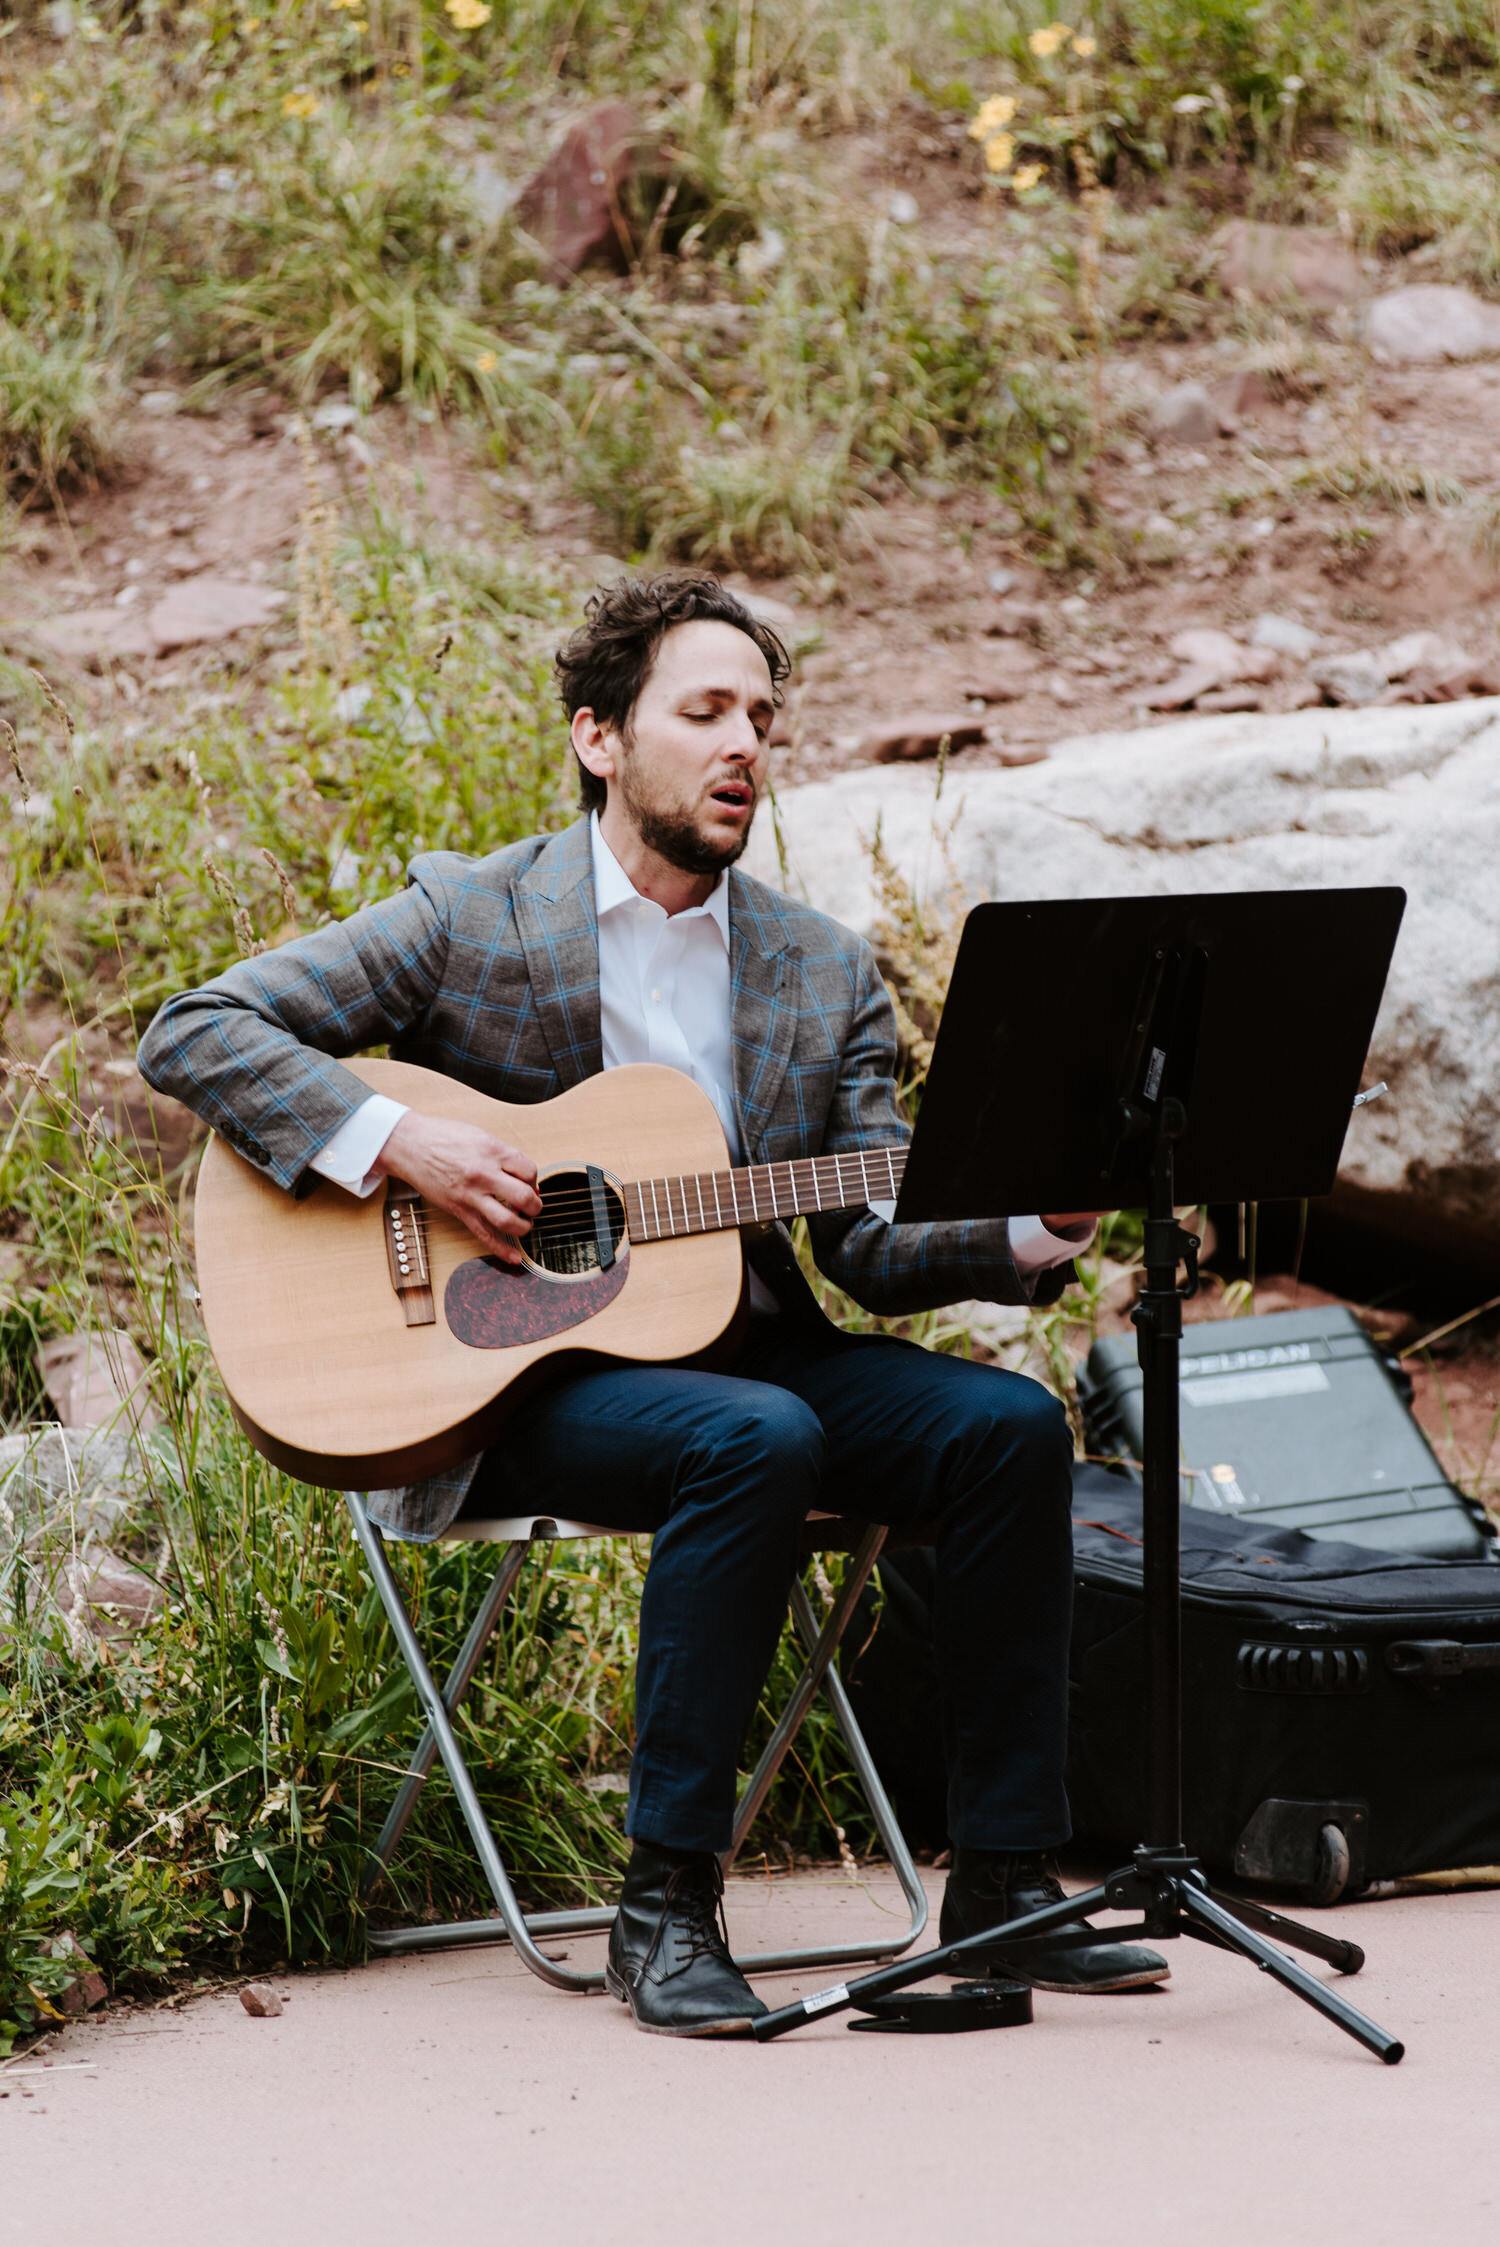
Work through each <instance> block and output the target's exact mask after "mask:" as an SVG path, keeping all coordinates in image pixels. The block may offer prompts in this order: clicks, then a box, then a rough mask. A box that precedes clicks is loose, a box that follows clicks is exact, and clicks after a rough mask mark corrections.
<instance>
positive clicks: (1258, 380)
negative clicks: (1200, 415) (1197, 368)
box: [1208, 367, 1272, 436]
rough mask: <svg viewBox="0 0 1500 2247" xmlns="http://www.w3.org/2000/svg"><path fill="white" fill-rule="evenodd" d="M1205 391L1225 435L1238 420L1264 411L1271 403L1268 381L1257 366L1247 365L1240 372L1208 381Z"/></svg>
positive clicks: (1233, 428)
mask: <svg viewBox="0 0 1500 2247" xmlns="http://www.w3.org/2000/svg"><path fill="white" fill-rule="evenodd" d="M1208 394H1209V396H1210V397H1211V398H1212V400H1213V402H1214V408H1215V411H1216V412H1217V414H1218V416H1219V427H1220V429H1221V430H1222V431H1223V433H1224V435H1225V436H1232V435H1233V434H1234V431H1235V429H1236V428H1237V427H1238V425H1239V423H1240V422H1242V421H1245V420H1248V419H1250V418H1251V417H1252V416H1253V415H1255V414H1258V413H1263V412H1264V411H1265V409H1266V407H1267V406H1269V405H1270V404H1271V403H1272V399H1271V385H1270V384H1269V383H1268V382H1267V380H1266V378H1265V376H1264V375H1263V374H1262V373H1261V371H1260V369H1259V367H1247V368H1244V369H1242V370H1241V372H1240V373H1239V374H1232V375H1225V377H1224V378H1223V380H1222V381H1221V382H1211V383H1210V384H1209V386H1208Z"/></svg>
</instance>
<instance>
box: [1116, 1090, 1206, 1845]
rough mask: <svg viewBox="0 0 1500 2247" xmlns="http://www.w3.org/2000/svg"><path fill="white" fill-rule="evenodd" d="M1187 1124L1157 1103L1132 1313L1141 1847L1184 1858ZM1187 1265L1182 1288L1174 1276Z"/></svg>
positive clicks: (1194, 1255) (1191, 1287)
mask: <svg viewBox="0 0 1500 2247" xmlns="http://www.w3.org/2000/svg"><path fill="white" fill-rule="evenodd" d="M1186 1120H1187V1119H1186V1115H1185V1112H1184V1110H1183V1108H1182V1105H1181V1103H1180V1102H1179V1101H1176V1100H1167V1101H1164V1102H1163V1103H1162V1108H1161V1112H1160V1115H1159V1117H1158V1120H1157V1127H1156V1144H1155V1148H1154V1150H1153V1160H1152V1165H1151V1170H1152V1184H1151V1204H1150V1208H1149V1210H1148V1212H1147V1216H1146V1223H1145V1273H1144V1281H1145V1284H1144V1285H1143V1287H1142V1288H1141V1291H1140V1293H1139V1295H1138V1296H1137V1298H1136V1304H1135V1308H1134V1310H1133V1311H1132V1313H1131V1317H1132V1319H1133V1321H1134V1324H1135V1328H1136V1351H1137V1355H1138V1357H1139V1359H1140V1365H1141V1377H1142V1407H1143V1419H1144V1439H1145V1440H1144V1443H1143V1446H1142V1450H1143V1457H1142V1461H1141V1485H1142V1506H1141V1515H1142V1529H1143V1536H1144V1545H1145V1552H1144V1566H1143V1571H1142V1573H1143V1577H1144V1591H1145V1624H1146V1653H1147V1670H1146V1708H1147V1721H1146V1753H1147V1788H1146V1834H1145V1846H1146V1847H1147V1848H1148V1849H1152V1850H1165V1851H1168V1852H1173V1853H1178V1852H1180V1851H1181V1849H1182V1833H1183V1824H1182V1599H1181V1571H1180V1566H1179V1558H1178V1550H1179V1529H1178V1505H1179V1503H1180V1487H1181V1486H1180V1475H1179V1467H1178V1453H1179V1450H1180V1438H1179V1433H1178V1413H1179V1410H1180V1404H1179V1397H1178V1387H1177V1380H1178V1359H1179V1355H1180V1345H1181V1340H1182V1305H1183V1300H1184V1298H1185V1297H1186V1296H1192V1295H1196V1294H1197V1292H1198V1247H1199V1242H1198V1237H1197V1235H1196V1234H1194V1233H1189V1232H1185V1231H1184V1230H1183V1228H1182V1226H1180V1225H1179V1224H1178V1222H1177V1218H1176V1215H1175V1213H1174V1210H1173V1206H1172V1149H1173V1145H1174V1143H1175V1141H1176V1140H1178V1139H1179V1138H1181V1136H1182V1132H1183V1128H1184V1126H1185V1124H1186ZM1183 1262H1185V1263H1186V1265H1187V1279H1186V1282H1185V1283H1184V1284H1183V1285H1182V1286H1179V1284H1178V1279H1177V1267H1178V1265H1179V1263H1183Z"/></svg>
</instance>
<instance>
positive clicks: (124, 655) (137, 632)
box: [23, 608, 156, 671]
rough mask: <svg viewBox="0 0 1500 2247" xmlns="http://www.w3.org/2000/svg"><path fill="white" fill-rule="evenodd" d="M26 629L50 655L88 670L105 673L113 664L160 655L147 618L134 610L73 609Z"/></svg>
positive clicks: (26, 633) (29, 635)
mask: <svg viewBox="0 0 1500 2247" xmlns="http://www.w3.org/2000/svg"><path fill="white" fill-rule="evenodd" d="M23 630H24V632H25V636H26V637H27V638H28V639H31V640H35V641H37V642H38V643H39V645H40V646H42V647H44V648H46V649H47V650H48V651H49V653H50V654H52V655H60V656H61V657H62V658H63V660H64V662H67V663H77V664H80V665H81V666H82V667H83V669H84V670H85V671H104V670H107V669H108V667H109V665H110V664H111V663H123V662H127V661H129V660H130V659H131V658H132V657H139V656H152V655H155V653H156V641H155V639H154V638H153V637H152V634H151V632H150V630H149V628H148V626H147V624H146V620H145V618H144V617H143V616H141V615H139V614H138V613H137V612H136V611H135V610H133V609H117V608H98V609H73V610H72V611H70V612H69V613H68V614H67V615H65V616H53V617H49V618H48V619H47V620H46V622H45V623H42V624H32V625H29V626H25V627H23Z"/></svg>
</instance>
